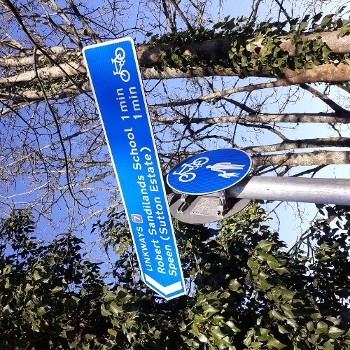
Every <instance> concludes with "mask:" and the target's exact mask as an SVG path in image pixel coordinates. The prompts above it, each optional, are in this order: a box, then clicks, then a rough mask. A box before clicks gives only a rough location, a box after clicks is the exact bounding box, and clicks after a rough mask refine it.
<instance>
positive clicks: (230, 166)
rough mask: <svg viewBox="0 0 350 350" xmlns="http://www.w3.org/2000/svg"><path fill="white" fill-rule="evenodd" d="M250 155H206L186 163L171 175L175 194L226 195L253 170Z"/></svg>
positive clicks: (216, 152) (233, 152)
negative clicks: (226, 192) (220, 192)
mask: <svg viewBox="0 0 350 350" xmlns="http://www.w3.org/2000/svg"><path fill="white" fill-rule="evenodd" d="M251 163H252V161H251V159H250V157H249V155H248V154H247V153H245V152H243V151H241V150H239V149H234V148H229V149H218V150H213V151H206V152H202V153H199V154H196V155H195V156H192V157H190V158H187V159H185V160H184V161H182V162H181V163H179V164H178V165H176V166H175V167H174V168H173V169H171V170H170V172H169V174H168V175H167V182H168V185H169V186H170V187H171V188H172V189H173V190H175V191H177V192H180V193H185V194H192V195H203V194H208V193H213V192H217V191H222V190H224V189H226V188H229V187H231V186H233V185H235V184H236V183H238V182H239V181H241V180H242V179H243V178H244V177H245V176H246V175H247V173H248V172H249V170H250V167H251Z"/></svg>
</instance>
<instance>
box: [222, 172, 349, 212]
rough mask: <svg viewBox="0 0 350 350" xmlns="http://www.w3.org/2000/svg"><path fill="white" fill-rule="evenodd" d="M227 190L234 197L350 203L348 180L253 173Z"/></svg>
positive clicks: (319, 202) (317, 202)
mask: <svg viewBox="0 0 350 350" xmlns="http://www.w3.org/2000/svg"><path fill="white" fill-rule="evenodd" d="M226 191H227V194H228V196H229V197H233V198H247V199H265V200H277V201H285V202H289V201H290V202H306V203H316V204H339V205H350V179H313V178H312V179H310V178H304V177H280V176H277V177H265V176H252V177H247V178H244V179H243V180H242V181H240V182H239V183H238V184H236V185H234V186H232V187H230V188H228V189H227V190H226Z"/></svg>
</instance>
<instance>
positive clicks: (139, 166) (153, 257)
mask: <svg viewBox="0 0 350 350" xmlns="http://www.w3.org/2000/svg"><path fill="white" fill-rule="evenodd" d="M84 57H85V61H86V64H87V68H88V72H89V76H90V81H91V84H92V87H93V91H94V95H95V99H96V102H97V105H98V109H99V112H100V116H101V120H102V124H103V128H104V131H105V135H106V138H107V143H108V146H109V150H110V154H111V157H112V161H113V165H114V168H115V171H116V174H117V179H118V184H119V189H120V192H121V195H122V199H123V202H124V206H125V211H126V214H127V217H128V222H129V225H130V228H131V233H132V237H133V241H134V245H135V248H136V252H137V257H138V261H139V264H140V269H141V274H142V278H143V280H144V281H145V283H146V284H147V285H148V286H149V287H151V288H152V289H153V290H155V291H156V292H157V293H159V294H160V295H162V296H163V297H164V298H166V299H171V298H174V297H177V296H180V295H182V294H184V293H185V291H186V290H185V283H184V279H183V275H182V269H181V264H180V259H179V254H178V251H177V247H176V241H175V236H174V231H173V227H172V222H171V218H170V213H169V208H168V203H167V199H166V193H165V189H164V184H163V176H162V172H161V168H160V165H159V160H158V155H157V152H156V148H155V142H154V138H153V133H152V128H151V124H150V118H149V114H148V109H147V104H146V99H145V95H144V91H143V86H142V80H141V76H140V72H139V68H138V63H137V57H136V52H135V48H134V43H133V41H132V39H130V38H124V39H120V40H113V41H110V42H107V43H103V44H97V45H92V46H89V47H86V48H85V49H84Z"/></svg>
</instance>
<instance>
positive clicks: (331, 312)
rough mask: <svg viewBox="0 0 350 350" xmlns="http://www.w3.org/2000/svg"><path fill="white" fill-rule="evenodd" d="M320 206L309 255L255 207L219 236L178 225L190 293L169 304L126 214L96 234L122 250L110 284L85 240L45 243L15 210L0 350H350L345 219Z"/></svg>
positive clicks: (5, 248) (5, 264)
mask: <svg viewBox="0 0 350 350" xmlns="http://www.w3.org/2000/svg"><path fill="white" fill-rule="evenodd" d="M323 210H324V214H325V217H324V218H322V219H321V220H319V221H317V222H316V223H315V225H313V226H312V227H311V228H310V235H312V251H313V254H312V255H311V257H308V256H307V255H306V254H305V252H304V251H303V250H302V249H301V246H300V245H299V246H295V249H294V250H292V251H291V252H290V253H288V252H287V251H286V249H285V245H284V243H283V242H282V241H281V240H280V239H279V237H278V234H277V233H276V232H274V231H272V230H271V229H270V227H269V226H268V218H267V217H266V214H265V212H264V210H263V209H262V208H261V207H260V206H259V205H258V204H257V203H253V204H251V205H250V206H249V207H248V208H247V209H246V210H244V211H242V212H240V213H239V214H237V215H236V216H235V217H233V218H231V219H228V220H225V221H224V222H222V224H221V225H220V227H218V229H215V230H214V229H209V228H205V227H202V226H196V225H183V224H181V223H180V222H175V227H176V231H177V233H176V235H177V242H178V246H179V250H180V253H181V259H182V265H183V269H184V275H185V278H186V281H187V282H188V295H187V296H182V297H180V298H177V299H174V300H171V301H167V302H166V301H164V300H163V299H161V298H159V297H158V296H157V295H155V294H154V293H153V292H152V291H151V290H149V289H147V288H145V286H144V284H143V283H142V281H141V280H140V274H139V271H138V266H137V261H136V257H135V253H134V251H133V248H132V243H131V238H130V233H129V231H128V229H127V226H126V225H125V220H124V217H123V215H120V214H118V213H115V212H112V213H110V215H109V217H108V218H107V220H106V221H105V222H98V223H97V224H96V225H95V226H94V228H93V231H94V233H99V234H100V235H101V237H102V239H103V240H104V242H105V248H106V254H107V253H108V248H110V247H112V248H113V249H114V250H115V252H117V254H118V260H117V261H116V263H115V266H114V267H113V270H112V271H111V276H105V275H102V273H101V270H100V266H99V265H98V264H96V263H92V262H90V261H89V260H88V259H87V258H86V257H85V256H84V254H82V248H81V246H82V243H83V242H82V240H81V239H78V238H77V237H74V236H70V235H64V236H62V237H60V238H57V239H56V240H55V241H54V242H52V243H51V244H48V245H43V244H40V242H39V241H38V240H37V239H35V237H33V235H32V234H33V232H34V231H33V230H34V227H33V223H32V221H31V217H30V215H28V213H26V212H22V211H18V212H15V213H13V214H12V215H11V216H10V217H9V218H8V219H7V220H4V221H3V222H2V224H1V244H0V249H1V250H0V251H1V259H0V268H1V269H2V275H1V277H0V301H1V302H0V305H1V309H0V328H1V330H2V336H1V338H0V348H2V349H69V348H71V349H346V348H349V347H350V331H349V326H350V317H349V314H350V313H349V305H348V303H349V297H350V281H349V275H350V261H349V248H348V246H349V244H348V243H349V242H348V236H349V228H350V214H349V212H348V208H345V207H326V208H323ZM334 217H335V218H336V220H335V221H334V220H333V221H331V220H330V218H334ZM107 277H108V278H107ZM106 281H108V283H107V282H106Z"/></svg>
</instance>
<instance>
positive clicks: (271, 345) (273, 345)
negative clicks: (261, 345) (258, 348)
mask: <svg viewBox="0 0 350 350" xmlns="http://www.w3.org/2000/svg"><path fill="white" fill-rule="evenodd" d="M266 345H267V348H268V349H283V348H285V347H286V346H287V345H284V344H283V343H281V342H280V341H279V340H278V339H276V338H271V339H270V340H269V341H268V342H267V344H266Z"/></svg>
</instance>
